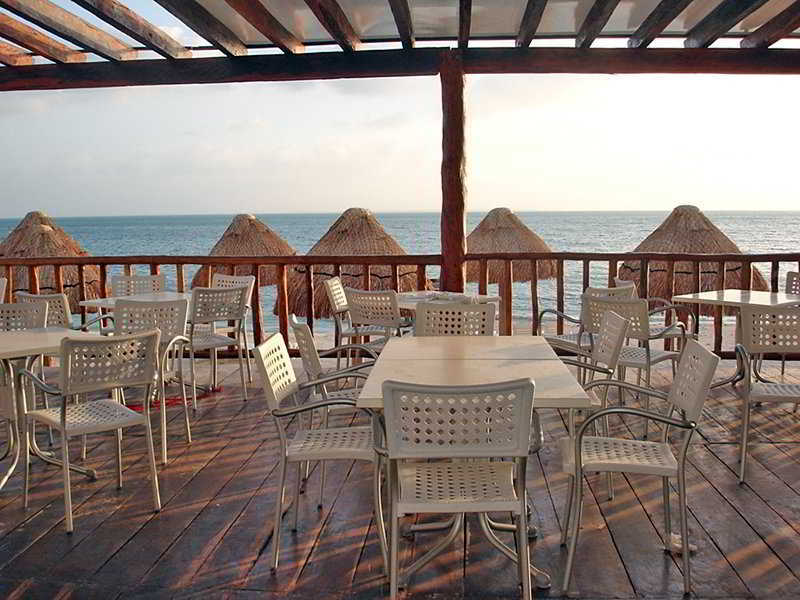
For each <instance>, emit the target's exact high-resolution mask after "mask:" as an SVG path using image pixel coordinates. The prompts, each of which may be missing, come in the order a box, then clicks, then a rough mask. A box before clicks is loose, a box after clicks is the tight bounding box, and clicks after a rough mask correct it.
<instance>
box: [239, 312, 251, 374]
mask: <svg viewBox="0 0 800 600" xmlns="http://www.w3.org/2000/svg"><path fill="white" fill-rule="evenodd" d="M240 323H241V325H240V327H241V330H242V343H243V344H244V355H245V358H246V359H247V383H253V367H252V365H251V364H250V362H251V357H250V346H249V345H248V343H247V331H246V330H245V326H244V319H242V321H240Z"/></svg>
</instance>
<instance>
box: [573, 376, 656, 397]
mask: <svg viewBox="0 0 800 600" xmlns="http://www.w3.org/2000/svg"><path fill="white" fill-rule="evenodd" d="M601 385H604V386H608V385H613V386H614V387H621V388H623V389H625V390H628V391H631V392H637V393H639V394H647V395H648V396H653V397H655V398H660V399H661V400H666V399H667V398H668V396H667V394H666V393H665V392H662V391H661V390H654V389H653V388H646V387H643V386H641V385H636V384H634V383H629V382H627V381H620V380H618V379H598V380H596V381H591V382H589V383H587V384H586V386H585V387H584V388H583V389H585V390H586V391H589V390H591V389H592V388H596V387H599V386H601Z"/></svg>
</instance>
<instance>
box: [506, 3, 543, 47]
mask: <svg viewBox="0 0 800 600" xmlns="http://www.w3.org/2000/svg"><path fill="white" fill-rule="evenodd" d="M545 6H547V0H528V3H527V4H526V5H525V12H524V13H523V15H522V21H520V24H519V33H517V39H516V41H515V44H514V45H515V46H516V47H517V48H527V47H528V46H530V45H531V42H532V41H533V36H535V35H536V30H537V29H539V23H541V21H542V14H543V13H544V7H545Z"/></svg>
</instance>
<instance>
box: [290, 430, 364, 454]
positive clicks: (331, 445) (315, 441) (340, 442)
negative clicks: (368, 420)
mask: <svg viewBox="0 0 800 600" xmlns="http://www.w3.org/2000/svg"><path fill="white" fill-rule="evenodd" d="M286 458H287V459H288V460H289V461H304V460H336V459H353V460H369V461H374V460H375V449H374V444H373V439H372V427H371V426H369V425H364V426H362V427H331V428H329V429H306V430H303V431H298V432H297V434H296V435H295V436H294V438H292V439H291V441H290V442H289V444H288V446H287V448H286Z"/></svg>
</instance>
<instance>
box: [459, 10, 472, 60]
mask: <svg viewBox="0 0 800 600" xmlns="http://www.w3.org/2000/svg"><path fill="white" fill-rule="evenodd" d="M471 29H472V0H459V2H458V47H459V48H462V49H463V48H467V47H469V32H470V30H471Z"/></svg>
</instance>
